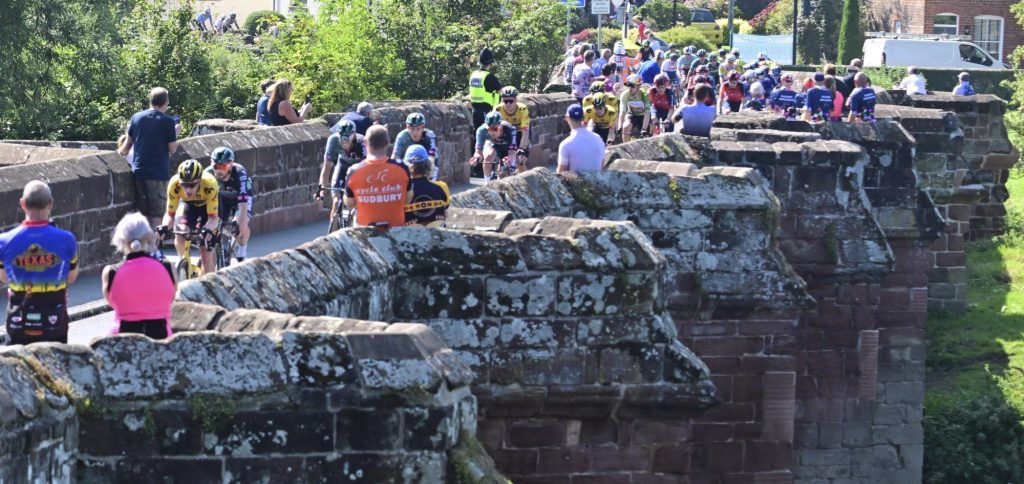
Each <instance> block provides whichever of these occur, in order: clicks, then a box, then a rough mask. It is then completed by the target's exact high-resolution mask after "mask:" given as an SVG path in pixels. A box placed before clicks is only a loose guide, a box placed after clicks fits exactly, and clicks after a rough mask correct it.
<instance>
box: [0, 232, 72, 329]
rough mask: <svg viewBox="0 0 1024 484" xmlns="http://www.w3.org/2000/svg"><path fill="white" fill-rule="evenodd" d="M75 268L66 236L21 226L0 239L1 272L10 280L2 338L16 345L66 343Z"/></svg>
mask: <svg viewBox="0 0 1024 484" xmlns="http://www.w3.org/2000/svg"><path fill="white" fill-rule="evenodd" d="M77 266H78V245H77V244H76V243H75V236H74V235H72V234H71V232H67V231H65V230H61V229H59V228H57V227H54V226H53V225H50V223H49V222H46V221H38V222H36V221H25V222H23V223H22V224H21V225H19V226H17V227H15V228H14V229H12V230H10V231H8V232H5V233H4V234H2V235H0V269H2V270H4V271H5V272H6V273H7V279H8V281H10V284H9V286H8V295H9V296H10V303H9V307H8V309H7V333H8V334H9V335H10V336H11V338H12V339H13V341H14V342H15V343H19V342H23V341H25V342H30V341H61V342H67V332H68V327H67V324H68V315H67V282H68V275H69V274H70V273H71V271H73V270H75V268H76V267H77Z"/></svg>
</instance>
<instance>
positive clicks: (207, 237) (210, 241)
mask: <svg viewBox="0 0 1024 484" xmlns="http://www.w3.org/2000/svg"><path fill="white" fill-rule="evenodd" d="M199 234H200V237H202V243H201V245H202V246H203V247H205V248H207V249H211V248H213V246H214V245H217V239H216V238H215V237H214V235H215V234H214V233H213V231H212V230H210V229H207V228H204V229H203V230H201V231H200V232H199Z"/></svg>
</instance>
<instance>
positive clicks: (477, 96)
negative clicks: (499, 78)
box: [469, 71, 498, 108]
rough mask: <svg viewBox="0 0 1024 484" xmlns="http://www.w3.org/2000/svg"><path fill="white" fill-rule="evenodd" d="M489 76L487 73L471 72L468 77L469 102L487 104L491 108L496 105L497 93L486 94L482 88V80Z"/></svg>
mask: <svg viewBox="0 0 1024 484" xmlns="http://www.w3.org/2000/svg"><path fill="white" fill-rule="evenodd" d="M489 75H491V73H490V72H487V71H473V74H471V75H470V76H469V100H470V101H472V102H475V103H487V104H490V105H491V107H492V108H493V107H494V106H496V105H497V104H498V93H496V92H488V91H487V89H485V88H484V79H487V76H489Z"/></svg>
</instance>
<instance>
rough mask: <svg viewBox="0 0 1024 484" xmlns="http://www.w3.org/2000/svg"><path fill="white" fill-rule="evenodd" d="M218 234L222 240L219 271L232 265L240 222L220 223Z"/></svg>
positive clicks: (218, 248) (219, 247)
mask: <svg viewBox="0 0 1024 484" xmlns="http://www.w3.org/2000/svg"><path fill="white" fill-rule="evenodd" d="M217 234H218V237H219V238H220V243H218V244H217V245H218V247H217V269H223V268H225V267H227V266H229V265H231V257H233V255H234V253H235V247H237V245H238V239H237V238H236V237H237V236H238V222H236V221H234V220H232V221H230V222H224V221H223V220H222V221H221V222H220V226H219V227H218V228H217ZM190 258H191V257H190Z"/></svg>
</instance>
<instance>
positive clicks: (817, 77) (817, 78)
mask: <svg viewBox="0 0 1024 484" xmlns="http://www.w3.org/2000/svg"><path fill="white" fill-rule="evenodd" d="M814 82H825V73H824V72H815V73H814Z"/></svg>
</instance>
